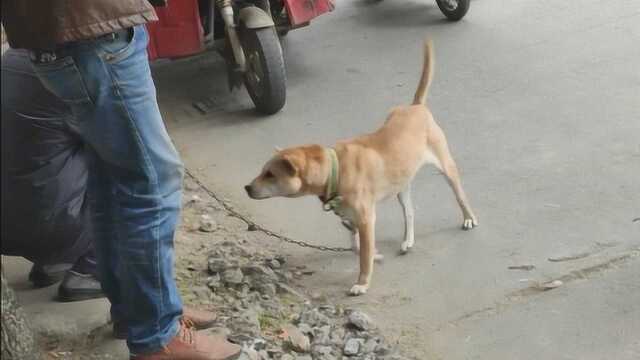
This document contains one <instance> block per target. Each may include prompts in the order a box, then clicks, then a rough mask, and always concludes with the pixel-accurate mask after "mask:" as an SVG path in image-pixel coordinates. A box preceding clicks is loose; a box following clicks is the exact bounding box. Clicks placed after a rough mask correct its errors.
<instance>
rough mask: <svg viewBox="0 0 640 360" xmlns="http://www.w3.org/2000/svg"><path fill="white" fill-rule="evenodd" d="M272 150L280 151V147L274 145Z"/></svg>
mask: <svg viewBox="0 0 640 360" xmlns="http://www.w3.org/2000/svg"><path fill="white" fill-rule="evenodd" d="M273 150H274V151H275V152H276V153H279V152H280V151H282V148H281V147H280V146H274V148H273Z"/></svg>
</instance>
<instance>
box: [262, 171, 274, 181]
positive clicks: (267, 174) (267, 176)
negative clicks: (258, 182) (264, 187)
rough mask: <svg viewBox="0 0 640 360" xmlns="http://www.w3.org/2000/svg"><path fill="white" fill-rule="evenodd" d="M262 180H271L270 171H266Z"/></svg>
mask: <svg viewBox="0 0 640 360" xmlns="http://www.w3.org/2000/svg"><path fill="white" fill-rule="evenodd" d="M264 178H265V179H271V178H273V173H272V172H271V171H267V172H266V173H264Z"/></svg>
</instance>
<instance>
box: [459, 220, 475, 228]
mask: <svg viewBox="0 0 640 360" xmlns="http://www.w3.org/2000/svg"><path fill="white" fill-rule="evenodd" d="M476 226H478V220H476V219H464V222H463V223H462V230H471V229H473V228H474V227H476Z"/></svg>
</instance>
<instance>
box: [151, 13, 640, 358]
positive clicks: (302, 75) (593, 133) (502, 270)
mask: <svg viewBox="0 0 640 360" xmlns="http://www.w3.org/2000/svg"><path fill="white" fill-rule="evenodd" d="M425 36H429V37H431V38H433V40H434V43H435V52H436V67H435V79H434V82H433V84H432V87H431V91H430V95H429V104H430V106H431V108H432V110H433V112H434V114H435V117H436V120H437V121H438V122H439V123H440V125H441V126H442V128H443V129H444V131H445V133H446V134H447V136H448V139H449V143H450V146H451V149H452V152H453V155H454V157H455V159H456V160H457V162H458V165H459V167H460V169H461V172H462V180H463V184H464V186H465V189H466V191H467V194H468V195H469V198H470V201H471V204H472V206H473V207H474V209H475V212H476V214H477V215H478V217H479V220H480V227H478V228H477V229H474V230H473V231H471V232H463V231H460V230H459V227H460V224H461V216H460V214H459V211H458V209H457V207H456V205H455V201H454V198H453V195H452V193H451V191H450V190H449V188H448V186H447V185H446V183H445V181H444V180H443V179H442V178H441V177H440V176H439V175H437V173H436V172H435V170H434V169H432V168H425V169H424V170H423V171H422V172H421V173H420V174H419V175H418V177H417V178H416V180H415V182H414V190H413V196H414V204H415V205H416V217H417V223H416V245H415V248H414V249H413V251H412V252H411V253H410V254H408V255H407V256H399V255H398V254H397V251H398V249H399V246H400V241H401V240H400V238H401V237H402V216H401V212H400V207H399V206H398V204H397V203H396V202H395V201H390V202H388V203H385V204H383V205H381V206H380V207H379V210H378V211H379V215H378V223H377V229H378V244H379V248H380V249H381V252H382V253H383V254H384V255H385V256H386V259H385V260H384V262H383V263H382V264H379V265H377V266H376V269H375V274H374V278H373V287H372V289H371V290H370V292H369V293H368V294H367V295H366V296H364V297H358V298H349V297H347V296H346V290H348V289H349V288H350V286H351V285H352V284H353V282H354V281H355V279H356V276H357V260H356V258H355V257H354V256H353V255H351V254H338V255H336V254H332V253H320V252H316V251H313V250H307V249H301V248H295V247H291V246H284V245H283V246H282V251H284V252H287V253H289V254H292V255H293V259H294V261H295V262H299V263H304V264H306V265H307V266H309V267H311V268H312V269H314V270H316V271H317V272H316V273H315V274H314V275H313V276H311V277H309V278H308V280H306V281H305V285H307V286H308V288H309V289H311V290H315V291H317V292H319V293H321V294H322V295H325V296H327V297H330V298H332V299H334V300H335V301H339V302H343V303H345V304H347V305H349V306H351V305H357V306H360V307H364V308H365V309H366V310H368V311H369V312H370V313H371V314H372V315H373V316H374V317H375V318H376V320H377V322H378V324H379V325H380V326H381V327H383V328H384V329H385V330H386V332H387V334H388V336H389V337H391V338H393V339H396V340H397V341H398V342H399V343H400V344H401V345H402V346H403V347H404V348H405V349H406V350H407V352H408V353H410V354H412V355H414V356H415V357H416V358H419V359H623V360H624V359H637V358H639V357H640V340H639V339H640V338H639V337H638V334H640V256H639V254H640V221H638V222H633V219H634V218H638V217H640V6H639V4H638V2H637V1H636V0H627V1H623V0H610V1H604V0H599V1H595V0H583V1H580V2H575V1H574V2H558V1H551V0H543V1H541V0H527V1H524V0H523V1H498V0H475V1H473V2H472V4H471V10H470V11H469V14H468V15H467V17H466V18H465V19H464V20H463V21H461V22H459V23H450V22H447V21H445V20H443V16H442V14H441V13H440V12H439V10H438V8H437V7H436V5H435V2H434V1H431V0H429V1H426V0H425V1H411V0H395V1H391V0H387V1H361V0H358V1H342V2H338V8H337V9H336V11H335V12H333V13H331V14H328V15H325V16H322V17H321V18H319V19H317V21H314V22H313V23H312V24H311V26H310V27H308V28H304V29H300V30H295V31H292V32H291V33H290V34H289V36H288V37H287V38H286V40H285V41H284V43H283V46H284V49H285V56H286V61H287V74H288V98H287V105H286V107H285V109H284V110H283V111H282V112H280V113H278V114H276V115H275V116H271V117H261V116H259V115H256V114H255V113H254V112H253V111H252V110H251V107H252V106H251V102H250V100H249V98H248V96H247V95H246V93H245V92H244V90H243V91H241V92H236V93H233V94H229V93H228V92H227V89H226V82H225V81H226V78H225V74H224V68H223V65H222V63H221V62H220V61H219V59H218V58H217V57H215V56H213V55H207V56H204V57H200V58H197V59H191V60H187V61H181V62H177V63H169V64H159V65H158V66H156V69H155V75H156V79H157V84H158V91H159V96H160V102H161V107H162V109H163V112H164V114H165V118H166V121H167V123H168V124H169V127H170V132H171V135H172V137H173V139H174V141H175V142H176V144H177V146H178V148H179V150H180V152H181V154H182V156H183V159H184V161H185V163H186V165H187V167H188V168H189V169H191V170H192V171H193V172H195V173H196V174H197V176H198V177H199V178H200V179H201V180H203V181H204V182H205V183H206V184H208V185H209V186H211V188H213V189H215V190H216V191H217V192H219V193H221V194H224V196H225V197H227V198H228V199H229V200H230V201H231V202H232V203H234V204H235V206H236V207H237V208H238V209H241V210H242V211H244V212H246V213H247V214H249V215H250V216H251V217H253V218H254V219H256V220H258V221H259V222H260V223H262V224H264V225H266V226H268V227H270V228H272V229H274V230H277V231H280V232H282V233H284V234H286V235H289V236H291V237H293V238H296V239H301V240H306V241H309V242H313V243H317V244H324V245H332V246H342V245H347V244H348V242H347V240H348V235H347V234H346V232H345V231H344V230H343V229H342V227H341V226H339V225H338V222H337V220H336V219H335V218H334V217H333V216H331V215H328V214H325V213H323V212H322V210H321V208H320V206H319V203H318V201H317V199H297V200H287V199H280V200H267V201H252V200H250V199H248V198H247V197H246V195H245V194H244V193H243V189H242V186H243V185H244V184H246V183H247V182H248V181H249V180H250V179H251V178H252V177H253V176H254V175H256V174H257V172H258V169H259V168H260V167H261V165H262V163H263V162H264V161H265V160H267V159H268V158H269V156H270V155H271V153H272V151H273V150H272V149H273V147H274V146H281V147H286V146H290V145H295V144H301V143H309V142H315V143H321V144H327V145H330V144H332V143H333V142H334V141H335V140H337V139H340V138H344V137H349V136H351V135H355V134H359V133H362V132H365V131H369V130H372V129H375V128H376V127H377V126H379V125H380V124H381V122H382V121H383V119H384V118H385V116H386V113H387V111H388V109H389V108H390V107H392V106H394V105H397V104H402V103H408V102H409V101H410V100H411V99H412V97H413V92H414V91H415V86H416V84H417V80H418V77H419V71H420V64H421V61H422V58H421V42H422V39H423V38H424V37H425ZM194 101H205V102H208V103H209V104H210V105H211V108H210V110H209V112H208V113H207V114H204V115H203V114H200V113H199V112H198V111H197V110H195V109H194V108H193V107H192V105H191V104H192V103H193V102H194ZM562 257H569V258H572V257H577V258H578V259H564V260H565V261H557V262H553V261H549V260H548V259H549V258H560V259H559V260H563V259H562ZM556 260H558V259H556ZM523 264H531V265H534V266H535V269H534V270H531V271H523V270H510V269H508V267H509V266H514V265H523ZM553 279H561V280H562V281H563V285H562V286H560V287H559V288H557V289H553V290H549V291H544V292H542V291H536V290H535V284H536V283H538V282H544V281H548V280H553Z"/></svg>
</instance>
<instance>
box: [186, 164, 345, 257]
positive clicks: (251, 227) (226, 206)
mask: <svg viewBox="0 0 640 360" xmlns="http://www.w3.org/2000/svg"><path fill="white" fill-rule="evenodd" d="M185 173H186V175H187V176H188V177H190V178H191V179H192V180H193V181H194V182H195V183H196V184H197V185H198V187H200V188H201V189H202V190H204V191H205V192H206V193H207V195H209V196H211V197H212V198H214V199H215V200H216V201H217V202H219V203H220V204H221V205H222V207H223V208H224V209H225V210H226V211H227V213H228V214H229V215H230V216H233V217H235V218H236V219H239V220H241V221H242V222H244V223H245V224H247V230H249V231H260V232H261V233H264V234H266V235H268V236H271V237H274V238H276V239H279V240H281V241H284V242H286V243H289V244H294V245H298V246H300V247H304V248H309V249H315V250H320V251H333V252H350V251H353V250H352V249H351V248H346V247H331V246H323V245H314V244H309V243H307V242H304V241H301V240H295V239H292V238H290V237H287V236H284V235H281V234H278V233H276V232H273V231H271V230H269V229H266V228H264V227H263V226H261V225H259V224H256V223H255V222H253V221H252V220H250V219H249V218H247V217H246V216H244V215H242V214H241V213H239V212H238V211H236V210H235V209H233V207H231V206H230V205H229V204H228V203H227V202H226V201H225V200H223V199H222V198H220V197H219V196H218V195H217V194H216V193H215V192H213V191H212V190H211V189H209V188H208V187H207V186H206V185H205V184H203V183H202V182H201V181H200V180H199V179H198V178H197V177H196V176H195V175H193V173H192V172H191V171H190V170H189V169H187V168H185Z"/></svg>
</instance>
